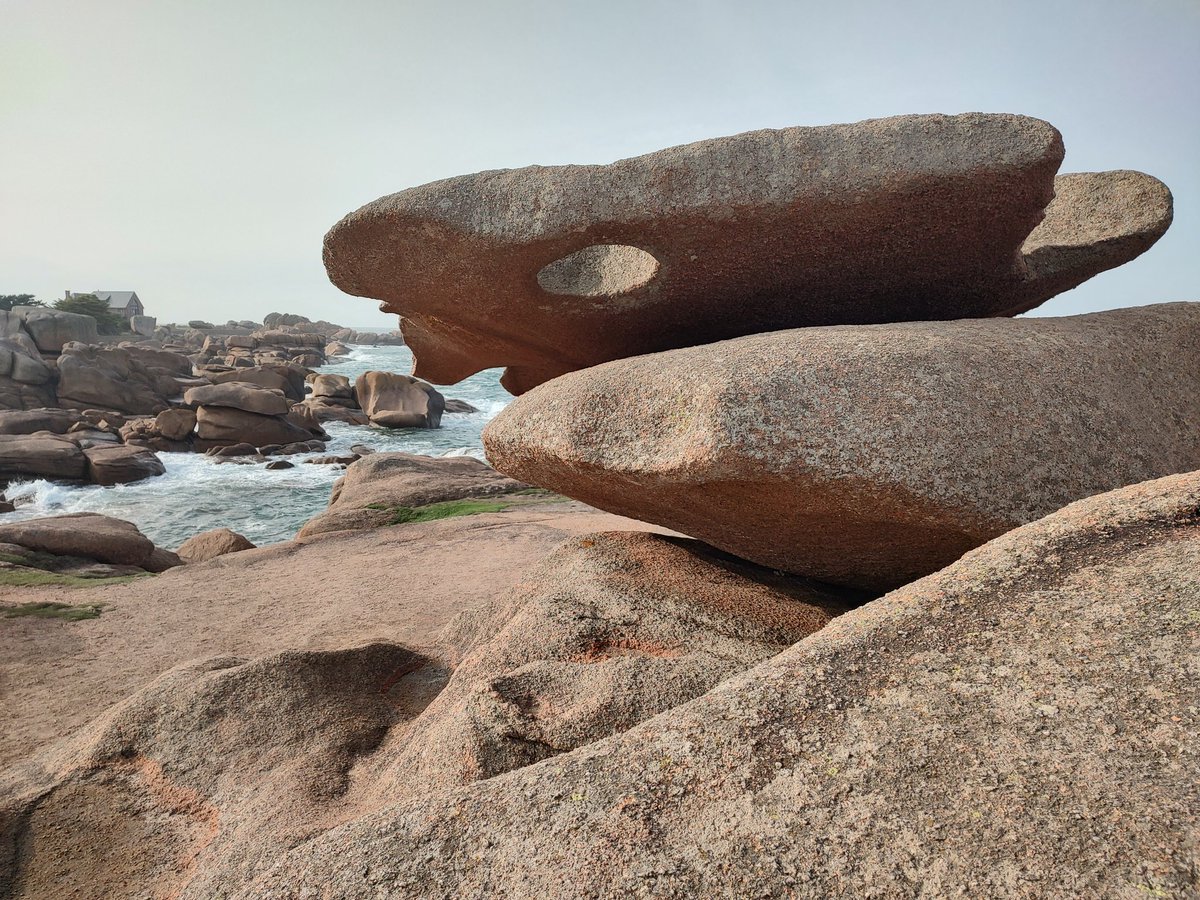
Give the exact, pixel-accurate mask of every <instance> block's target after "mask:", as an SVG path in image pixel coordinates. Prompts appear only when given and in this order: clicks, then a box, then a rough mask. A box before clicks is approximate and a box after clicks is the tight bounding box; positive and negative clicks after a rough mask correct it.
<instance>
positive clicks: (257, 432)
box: [196, 406, 313, 447]
mask: <svg viewBox="0 0 1200 900" xmlns="http://www.w3.org/2000/svg"><path fill="white" fill-rule="evenodd" d="M196 436H197V437H198V438H200V439H201V440H202V441H209V442H213V443H216V444H222V443H223V444H241V443H246V444H252V445H254V446H255V447H266V446H267V445H269V444H291V443H295V442H296V441H310V440H312V438H313V435H312V432H311V431H308V430H307V429H305V428H301V427H300V426H299V425H295V424H293V423H292V422H289V421H288V420H287V419H286V418H285V417H283V416H264V415H259V414H258V413H253V412H246V411H245V410H241V409H234V408H232V407H228V406H201V407H200V408H199V409H198V410H196Z"/></svg>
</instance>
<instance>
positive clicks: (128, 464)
mask: <svg viewBox="0 0 1200 900" xmlns="http://www.w3.org/2000/svg"><path fill="white" fill-rule="evenodd" d="M83 455H84V456H85V457H87V477H88V479H89V480H90V481H91V482H92V483H93V484H104V485H111V484H129V483H130V482H133V481H141V480H143V479H145V478H153V477H154V476H156V475H162V474H163V473H164V472H166V471H167V470H166V467H165V466H164V465H163V464H162V460H160V459H159V458H158V456H157V455H155V453H154V451H153V450H150V449H148V448H146V447H136V446H125V445H122V444H116V445H114V446H107V447H105V446H97V447H90V448H88V449H85V450H84V451H83Z"/></svg>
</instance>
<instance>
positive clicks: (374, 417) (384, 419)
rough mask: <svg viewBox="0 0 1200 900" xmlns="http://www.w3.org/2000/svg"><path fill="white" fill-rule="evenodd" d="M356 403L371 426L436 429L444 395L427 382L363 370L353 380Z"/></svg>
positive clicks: (444, 403) (443, 406)
mask: <svg viewBox="0 0 1200 900" xmlns="http://www.w3.org/2000/svg"><path fill="white" fill-rule="evenodd" d="M354 395H355V396H356V397H357V398H358V405H359V406H360V407H361V408H362V411H363V412H364V413H366V415H367V417H368V418H369V419H370V420H371V423H372V424H374V425H382V426H384V427H386V428H437V427H438V426H439V425H441V422H442V412H443V411H444V410H445V407H446V400H445V398H444V397H443V396H442V395H441V394H440V393H438V392H437V391H436V390H434V389H433V387H431V386H430V385H428V384H426V383H425V382H423V381H420V380H419V379H416V378H410V377H409V376H407V375H398V374H396V373H394V372H365V373H363V374H362V375H359V376H358V378H357V379H356V380H355V382H354Z"/></svg>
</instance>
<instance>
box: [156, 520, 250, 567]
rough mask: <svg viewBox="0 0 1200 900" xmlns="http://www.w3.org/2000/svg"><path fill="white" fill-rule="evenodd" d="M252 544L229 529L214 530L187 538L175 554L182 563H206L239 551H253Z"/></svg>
mask: <svg viewBox="0 0 1200 900" xmlns="http://www.w3.org/2000/svg"><path fill="white" fill-rule="evenodd" d="M253 549H254V544H253V543H251V541H250V540H249V539H248V538H246V537H245V536H243V535H240V534H238V533H237V532H236V531H232V530H231V529H229V528H214V529H213V530H212V531H205V532H202V533H201V534H198V535H196V536H195V537H191V538H188V539H187V540H186V541H184V542H183V543H182V544H180V545H179V549H178V550H176V551H175V552H176V553H178V554H179V556H180V558H181V559H183V560H184V562H190V563H195V562H206V561H207V560H210V559H216V558H217V557H218V556H224V555H225V554H227V553H237V552H239V551H241V550H253Z"/></svg>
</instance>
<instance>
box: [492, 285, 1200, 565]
mask: <svg viewBox="0 0 1200 900" xmlns="http://www.w3.org/2000/svg"><path fill="white" fill-rule="evenodd" d="M1198 422H1200V303H1172V304H1160V305H1156V306H1146V307H1140V308H1135V309H1122V310H1114V311H1111V312H1103V313H1094V314H1091V315H1085V316H1074V317H1068V318H1059V319H1052V318H1029V319H980V320H963V321H958V322H923V323H904V324H896V325H874V326H857V327H850V326H846V327H832V328H806V329H796V330H792V331H783V332H776V333H773V334H765V335H758V336H754V337H747V338H739V339H737V340H733V341H726V342H722V343H718V344H714V345H712V346H707V347H698V348H692V349H685V350H675V351H671V352H669V353H662V354H656V355H652V356H644V357H639V358H635V359H628V360H620V361H617V362H612V363H607V364H605V365H603V366H597V367H595V368H593V369H589V370H586V371H582V372H575V373H572V374H570V375H566V376H563V377H562V378H560V379H557V380H555V381H554V382H551V383H548V384H545V385H542V386H541V387H540V388H538V389H537V390H536V391H533V392H531V393H529V394H528V395H526V396H524V397H521V398H519V399H518V400H517V401H515V402H514V403H512V404H510V405H509V406H508V407H507V408H506V409H505V410H504V411H503V412H502V413H501V414H500V415H499V416H498V417H497V418H496V419H494V420H493V421H492V422H491V424H490V425H489V426H488V427H487V429H486V430H485V431H484V436H483V438H484V445H485V447H486V449H487V454H488V458H489V460H490V461H491V462H492V464H493V465H494V466H496V468H497V469H499V470H500V471H502V472H505V473H507V474H509V475H512V476H513V477H514V478H519V479H521V480H523V481H528V482H530V483H532V484H537V485H541V486H543V487H546V488H550V489H551V490H555V491H558V492H559V493H563V494H566V495H568V496H570V497H574V498H576V499H578V500H582V501H583V502H585V503H589V504H591V505H593V506H597V507H600V508H601V509H606V510H609V511H610V512H616V513H619V514H621V515H627V516H632V517H634V518H638V519H642V520H644V521H647V522H654V523H657V524H659V525H664V526H666V527H668V528H671V529H675V530H677V531H681V532H683V533H685V534H690V535H692V536H693V537H698V538H700V539H702V540H704V541H706V542H708V543H710V544H712V545H714V546H716V547H720V548H722V549H724V550H727V551H729V552H732V553H736V554H738V555H739V556H742V557H745V558H746V559H751V560H754V561H756V562H759V563H762V564H764V565H769V566H773V567H775V568H779V569H782V570H784V571H789V572H795V573H798V574H804V575H809V576H811V577H814V578H818V579H820V580H822V581H828V582H832V583H837V584H846V585H854V586H858V587H867V588H887V587H894V586H897V585H900V584H904V583H906V582H909V581H912V580H913V579H915V578H918V577H920V576H922V575H926V574H929V573H930V572H934V571H936V570H938V569H940V568H942V567H943V566H945V565H947V564H949V563H951V562H953V561H954V560H955V559H957V558H958V557H959V556H961V555H962V554H963V553H964V552H966V551H967V550H970V549H971V548H972V547H976V546H978V545H980V544H982V543H984V542H985V541H987V540H989V539H991V538H993V537H995V536H997V535H999V534H1001V533H1003V532H1005V531H1008V530H1009V529H1011V528H1014V527H1016V526H1018V525H1021V524H1023V523H1025V522H1029V521H1032V520H1034V519H1037V518H1040V517H1041V516H1043V515H1046V514H1047V513H1049V512H1052V511H1053V510H1055V509H1058V508H1059V507H1061V506H1063V505H1065V504H1066V503H1069V502H1071V501H1072V500H1075V499H1078V498H1081V497H1086V496H1088V495H1090V494H1095V493H1099V492H1101V491H1106V490H1110V489H1112V488H1115V487H1120V486H1121V485H1125V484H1132V483H1134V482H1138V481H1143V480H1146V479H1149V478H1156V477H1159V476H1162V475H1166V474H1170V473H1172V472H1181V471H1189V470H1191V469H1196V468H1200V433H1198V432H1197V423H1198Z"/></svg>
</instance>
